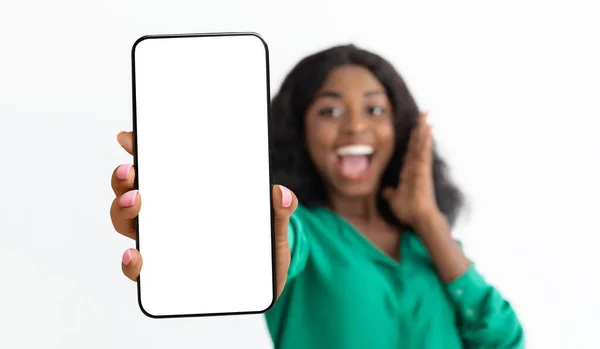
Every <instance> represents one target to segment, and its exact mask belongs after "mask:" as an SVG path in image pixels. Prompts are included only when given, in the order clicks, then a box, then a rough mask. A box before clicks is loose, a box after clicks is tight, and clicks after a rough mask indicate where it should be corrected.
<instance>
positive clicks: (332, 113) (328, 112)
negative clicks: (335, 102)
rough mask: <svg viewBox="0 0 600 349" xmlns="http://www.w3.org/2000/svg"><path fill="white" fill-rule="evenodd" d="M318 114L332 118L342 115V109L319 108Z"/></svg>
mask: <svg viewBox="0 0 600 349" xmlns="http://www.w3.org/2000/svg"><path fill="white" fill-rule="evenodd" d="M319 115H320V116H325V117H333V118H337V117H340V116H342V109H340V108H330V107H327V108H322V109H321V110H319Z"/></svg>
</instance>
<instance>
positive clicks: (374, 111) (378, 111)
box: [367, 107, 385, 116]
mask: <svg viewBox="0 0 600 349" xmlns="http://www.w3.org/2000/svg"><path fill="white" fill-rule="evenodd" d="M367 113H369V115H373V116H381V115H383V114H384V113H385V109H383V108H381V107H368V108H367Z"/></svg>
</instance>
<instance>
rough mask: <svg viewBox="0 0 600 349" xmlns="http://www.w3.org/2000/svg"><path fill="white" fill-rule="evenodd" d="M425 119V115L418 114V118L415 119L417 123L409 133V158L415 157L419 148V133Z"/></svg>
mask: <svg viewBox="0 0 600 349" xmlns="http://www.w3.org/2000/svg"><path fill="white" fill-rule="evenodd" d="M426 117H427V113H421V114H419V116H418V118H417V123H416V124H415V126H414V127H413V129H412V131H411V132H410V139H409V142H408V148H407V154H410V156H414V155H416V154H417V152H418V150H419V148H420V143H421V136H422V134H421V132H422V131H423V125H424V124H425V118H426Z"/></svg>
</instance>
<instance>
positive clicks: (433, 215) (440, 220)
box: [413, 210, 450, 237]
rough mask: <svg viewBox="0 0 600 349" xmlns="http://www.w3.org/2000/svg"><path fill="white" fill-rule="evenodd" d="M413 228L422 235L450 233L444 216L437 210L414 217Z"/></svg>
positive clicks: (431, 235) (430, 235)
mask: <svg viewBox="0 0 600 349" xmlns="http://www.w3.org/2000/svg"><path fill="white" fill-rule="evenodd" d="M413 228H414V229H415V230H416V233H417V234H419V235H421V236H422V237H436V236H438V235H440V236H446V235H450V226H449V224H448V220H447V219H446V216H445V215H444V214H443V213H442V212H441V211H439V210H435V211H430V212H427V213H425V214H422V215H420V217H419V218H418V219H416V222H415V224H414V225H413Z"/></svg>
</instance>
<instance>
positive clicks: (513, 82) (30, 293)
mask: <svg viewBox="0 0 600 349" xmlns="http://www.w3.org/2000/svg"><path fill="white" fill-rule="evenodd" d="M592 4H593V2H592V1H588V2H587V3H584V2H582V1H568V2H567V1H561V2H557V1H544V2H542V1H539V2H533V1H518V2H517V1H504V2H502V3H499V2H498V3H497V4H495V5H492V4H491V2H478V1H477V2H476V1H470V2H465V1H452V2H442V1H439V2H431V1H412V2H406V1H386V2H384V1H378V0H371V1H368V2H363V1H360V2H358V1H356V2H351V1H341V0H338V1H333V0H331V1H318V2H317V1H316V0H310V1H309V0H304V1H302V2H300V1H298V2H295V3H294V4H293V3H292V2H291V1H260V0H258V1H241V0H240V1H237V2H233V1H211V2H202V1H171V2H169V4H167V2H164V1H161V2H158V1H97V2H91V1H75V0H71V1H66V0H61V1H41V0H37V1H31V0H29V1H18V2H17V1H3V2H2V4H1V5H0V32H2V33H3V34H2V40H1V41H0V118H1V119H0V120H1V124H0V161H1V163H2V172H1V175H0V179H1V181H0V234H1V235H0V237H1V240H0V241H1V243H0V347H2V348H69V349H70V348H165V347H169V348H182V349H183V348H242V347H243V348H269V347H271V343H270V340H269V337H268V335H267V332H266V328H265V326H264V322H263V318H262V317H261V316H256V317H240V318H218V319H185V320H160V321H157V320H151V319H148V318H146V317H144V315H142V313H141V312H140V311H139V309H138V307H137V302H136V294H135V285H134V284H133V283H132V282H130V281H129V280H127V279H126V278H125V277H124V276H122V275H121V270H120V268H121V267H120V258H121V255H122V252H123V251H124V250H125V248H127V247H131V246H133V242H132V241H130V240H127V239H126V238H123V237H121V236H119V235H118V234H117V233H115V232H114V231H113V230H112V227H111V224H110V220H109V214H108V212H109V206H110V202H111V201H112V199H113V196H112V192H111V189H110V184H109V177H110V174H111V172H112V170H113V169H114V168H115V167H116V166H117V165H119V164H120V163H123V162H128V161H130V159H129V157H128V156H127V155H126V154H125V153H124V152H123V151H122V150H120V149H119V146H118V145H117V143H116V141H115V135H116V133H117V132H118V131H119V130H122V129H130V128H131V103H130V100H131V93H130V92H131V85H130V56H129V54H130V47H131V44H132V43H133V42H134V40H135V39H137V37H139V36H141V35H144V34H148V33H178V32H201V31H238V30H251V31H257V32H260V33H262V34H263V36H264V37H265V39H266V40H267V41H268V43H269V45H270V48H271V59H272V62H271V68H272V84H273V87H274V89H275V90H276V89H277V88H278V87H279V84H280V82H281V80H282V78H283V76H284V74H286V73H287V72H288V70H289V69H290V68H291V67H292V65H293V64H295V63H296V62H297V61H298V60H299V59H300V58H302V57H303V56H305V55H306V54H308V53H310V52H313V51H315V50H318V49H321V48H325V47H327V46H329V45H331V44H338V43H348V42H354V43H356V44H358V45H362V46H364V47H366V48H369V49H373V50H375V51H377V52H379V53H381V54H382V55H384V56H385V57H387V58H389V59H390V60H392V61H393V63H394V64H395V65H396V66H397V67H398V69H399V70H400V72H401V73H402V74H403V75H404V77H405V78H406V80H407V81H408V83H409V85H410V88H411V89H412V90H413V92H414V94H415V96H416V97H417V99H418V101H419V103H420V104H421V106H422V107H423V108H424V109H428V110H431V114H432V121H433V123H434V128H435V132H436V136H437V137H438V140H439V141H440V143H441V145H442V146H443V150H444V153H445V154H447V155H448V159H449V161H450V163H451V165H452V168H453V169H454V174H455V175H456V177H457V178H458V179H459V181H460V183H461V184H462V185H464V188H465V190H466V191H467V193H468V195H469V198H470V202H471V206H472V210H471V215H470V219H469V220H468V221H465V222H463V224H462V225H461V227H460V229H459V230H458V231H457V235H458V236H459V237H460V238H461V239H462V240H463V242H464V243H465V245H466V248H467V251H468V252H469V254H470V256H471V257H472V258H473V259H474V260H475V261H476V262H477V263H478V265H479V267H480V268H481V269H482V270H483V272H484V274H485V275H486V276H487V277H488V279H489V280H490V281H491V282H493V283H494V284H496V285H497V286H498V288H499V289H500V290H501V291H502V292H503V293H504V295H505V296H506V297H507V298H508V299H509V300H511V302H512V303H513V305H514V306H515V308H516V309H517V311H518V313H519V315H520V317H521V319H522V321H523V324H524V326H525V330H526V332H527V337H528V344H529V345H528V347H529V348H535V349H538V348H539V349H547V348H578V349H579V348H583V349H585V348H598V347H600V339H598V336H597V330H598V324H599V323H600V320H599V315H600V301H599V297H600V285H599V283H598V270H597V268H598V267H599V266H600V257H598V255H597V254H596V252H597V250H598V247H597V246H598V243H599V242H600V239H599V238H598V233H599V229H598V228H597V221H598V220H597V216H598V212H599V211H600V201H599V200H598V199H597V198H598V195H599V194H600V184H599V183H600V182H599V180H598V179H599V178H600V167H599V165H598V164H599V160H600V159H599V158H600V156H599V155H598V153H597V151H598V149H600V144H599V143H600V140H598V136H597V135H598V132H599V131H600V123H599V122H598V119H599V118H600V106H599V104H598V102H597V98H598V95H599V92H600V65H598V62H600V52H599V45H598V33H600V22H599V21H598V20H597V18H598V11H597V10H596V9H595V8H593V5H592Z"/></svg>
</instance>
